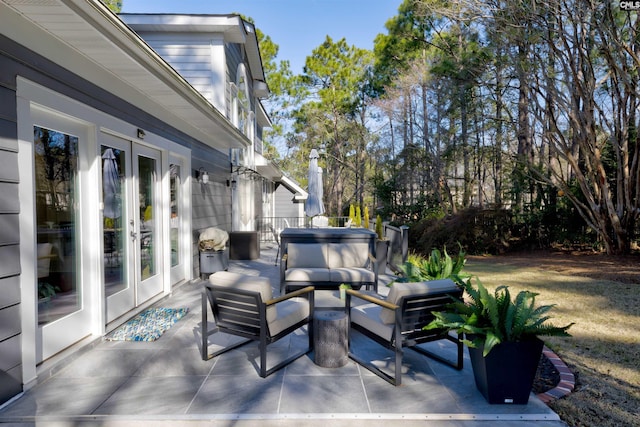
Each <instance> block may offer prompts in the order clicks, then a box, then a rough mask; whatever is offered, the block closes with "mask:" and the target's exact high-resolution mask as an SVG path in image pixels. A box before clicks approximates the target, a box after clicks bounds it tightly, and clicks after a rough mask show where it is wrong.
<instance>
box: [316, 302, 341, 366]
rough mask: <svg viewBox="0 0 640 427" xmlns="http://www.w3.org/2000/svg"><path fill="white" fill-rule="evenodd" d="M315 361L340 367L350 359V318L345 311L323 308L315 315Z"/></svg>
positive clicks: (319, 363) (320, 364)
mask: <svg viewBox="0 0 640 427" xmlns="http://www.w3.org/2000/svg"><path fill="white" fill-rule="evenodd" d="M313 345H314V354H315V357H314V362H315V364H316V365H318V366H322V367H324V368H339V367H341V366H344V365H345V364H346V363H347V361H348V360H349V318H348V317H347V313H345V312H344V311H335V310H321V311H316V312H315V313H314V316H313Z"/></svg>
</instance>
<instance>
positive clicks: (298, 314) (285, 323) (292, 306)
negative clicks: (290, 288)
mask: <svg viewBox="0 0 640 427" xmlns="http://www.w3.org/2000/svg"><path fill="white" fill-rule="evenodd" d="M276 305H277V307H278V316H277V317H276V318H275V319H273V320H268V321H267V325H268V326H269V333H270V334H271V336H274V335H277V334H279V333H280V332H282V331H284V330H285V329H287V328H288V327H289V326H291V325H295V324H296V323H298V322H300V321H302V320H304V319H306V318H307V317H309V314H310V310H309V300H307V299H306V298H291V299H288V300H285V301H282V302H279V303H277V304H276Z"/></svg>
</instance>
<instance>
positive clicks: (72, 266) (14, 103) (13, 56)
mask: <svg viewBox="0 0 640 427" xmlns="http://www.w3.org/2000/svg"><path fill="white" fill-rule="evenodd" d="M153 16H156V15H151V16H150V17H153ZM214 18H215V19H216V20H218V19H219V20H220V21H221V22H223V24H221V25H222V27H224V30H222V29H221V28H222V27H220V28H217V27H216V25H213V26H212V25H211V24H210V23H209V22H208V19H207V18H206V17H200V18H199V19H202V21H207V22H204V23H203V24H202V25H203V26H204V27H203V28H202V29H203V30H206V31H203V32H202V33H198V34H197V37H195V38H198V37H200V39H201V40H205V39H207V38H208V39H209V40H210V43H209V44H208V48H207V49H208V50H209V51H210V52H211V56H210V57H209V59H208V62H207V61H200V62H199V63H194V64H191V65H189V64H185V65H184V66H182V68H181V66H179V65H178V64H179V61H177V57H178V56H180V55H182V54H184V55H186V56H190V55H192V53H193V52H195V47H194V45H193V44H192V40H187V41H186V44H185V47H184V49H182V48H177V49H173V48H172V47H171V46H172V43H174V42H175V41H178V40H179V39H180V38H181V37H183V36H184V37H186V38H187V39H189V38H190V37H191V36H194V34H180V33H179V32H178V33H177V34H172V35H174V36H177V38H175V39H173V41H171V40H167V41H166V45H165V47H166V49H165V50H164V51H163V50H162V49H163V47H162V46H161V45H162V42H160V41H158V40H155V41H154V40H152V37H151V33H153V32H152V31H150V32H149V33H148V34H146V35H144V37H146V38H147V39H148V40H149V41H148V43H147V42H145V41H143V39H142V38H141V37H140V36H138V35H137V34H136V33H135V32H134V31H133V30H132V29H131V28H130V27H129V26H127V25H126V24H125V23H124V22H123V21H122V20H121V19H120V18H118V16H116V15H115V14H113V13H112V12H111V11H109V10H108V9H107V8H106V7H105V6H104V5H103V4H102V3H101V2H100V1H99V0H47V1H44V2H42V1H38V2H31V1H15V0H0V260H1V261H0V404H1V403H2V402H5V401H7V400H8V399H10V398H11V397H13V396H15V395H16V394H18V393H20V392H21V391H22V390H24V389H25V388H28V387H29V386H30V385H32V384H34V383H36V382H37V381H38V379H39V377H42V375H43V374H46V372H47V371H48V370H49V369H51V367H52V366H53V363H54V361H55V360H57V359H59V358H60V357H65V356H66V355H68V354H71V353H73V352H75V351H77V350H78V349H79V348H81V347H82V346H85V345H88V344H90V343H91V342H92V341H94V340H96V339H100V338H101V337H102V336H103V335H104V334H105V333H107V332H109V331H110V330H112V329H113V328H115V327H116V326H117V325H119V324H120V323H122V322H124V321H126V320H127V319H129V318H131V317H133V316H134V315H135V314H137V313H138V312H140V311H141V310H143V309H144V308H146V307H148V306H149V305H151V304H153V303H154V302H155V301H157V300H159V299H160V298H162V297H164V296H166V295H167V294H169V293H170V292H171V289H172V287H173V286H175V285H177V284H180V283H185V282H190V281H193V280H194V278H197V277H199V267H198V262H197V259H198V258H197V249H196V247H197V246H196V245H197V236H198V234H199V231H200V230H202V229H204V228H206V227H210V226H217V227H220V228H223V229H226V230H234V229H248V230H250V229H251V227H252V222H251V219H252V217H254V216H256V215H262V214H263V213H262V212H261V210H264V209H267V210H268V212H272V211H273V209H274V203H273V201H272V200H273V193H274V189H275V183H274V181H277V180H278V179H279V171H278V170H277V168H274V167H273V165H270V164H269V162H267V161H266V160H264V159H263V158H262V156H261V155H260V153H261V147H262V143H261V132H262V128H263V127H268V126H269V120H268V117H267V115H266V114H265V113H264V110H263V109H262V106H261V105H260V102H259V98H260V97H263V96H266V95H267V88H266V85H265V84H264V81H263V74H262V68H261V63H260V61H259V52H258V46H257V41H256V39H255V31H254V28H253V26H252V25H250V24H247V23H246V22H244V21H242V20H241V19H240V18H239V17H238V16H219V17H214ZM214 18H211V19H214ZM125 19H129V17H125ZM131 19H133V17H131ZM175 19H176V20H177V21H179V20H181V19H187V20H189V19H194V17H193V16H188V17H180V16H178V17H175ZM216 22H217V21H216ZM165 24H166V23H165ZM132 25H133V24H132ZM163 25H164V24H163ZM166 25H169V28H177V27H171V26H170V24H166ZM196 27H197V26H194V28H196ZM158 28H159V29H160V30H162V31H165V30H167V28H165V27H162V25H161V26H160V27H158ZM140 31H141V33H142V34H144V32H143V31H142V29H141V30H140ZM203 43H204V42H203ZM204 44H205V45H206V43H204ZM154 45H155V46H154ZM151 46H153V47H154V48H153V49H152V47H151ZM156 49H157V51H156ZM205 56H206V55H205ZM196 62H197V61H196ZM205 62H207V63H208V65H209V66H210V67H211V68H210V69H208V70H205V72H204V73H203V75H204V76H208V77H205V79H204V80H202V82H201V83H198V81H199V77H198V76H195V75H194V74H192V73H191V71H193V72H194V73H195V71H196V69H197V68H198V66H199V65H202V64H204V63H205ZM191 67H192V68H191ZM183 74H184V75H183ZM207 79H208V81H207ZM234 182H235V183H234ZM52 294H54V296H53V298H51V296H52ZM54 356H55V358H54Z"/></svg>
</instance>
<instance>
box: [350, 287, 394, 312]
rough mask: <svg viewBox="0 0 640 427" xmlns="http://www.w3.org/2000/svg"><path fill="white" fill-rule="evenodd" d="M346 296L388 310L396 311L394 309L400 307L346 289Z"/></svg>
mask: <svg viewBox="0 0 640 427" xmlns="http://www.w3.org/2000/svg"><path fill="white" fill-rule="evenodd" d="M347 294H349V295H351V296H353V297H356V298H360V299H362V300H364V301H368V302H371V303H373V304H377V305H379V306H380V307H383V308H388V309H389V310H396V309H398V308H399V307H400V306H399V305H396V304H392V303H390V302H387V301H385V300H383V299H380V298H376V297H372V296H371V295H367V294H363V293H360V292H358V291H356V290H354V289H347Z"/></svg>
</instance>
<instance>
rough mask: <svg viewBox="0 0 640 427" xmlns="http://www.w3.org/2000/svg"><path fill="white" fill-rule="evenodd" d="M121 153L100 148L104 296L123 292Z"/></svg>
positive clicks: (123, 247) (122, 156)
mask: <svg viewBox="0 0 640 427" xmlns="http://www.w3.org/2000/svg"><path fill="white" fill-rule="evenodd" d="M125 154H126V153H125V152H124V151H122V150H118V149H116V148H112V147H108V146H106V145H103V146H102V147H101V155H102V203H103V205H104V210H103V211H102V215H103V216H102V229H103V233H104V237H103V238H104V261H103V262H104V269H103V270H104V284H105V292H106V296H111V295H113V294H115V293H116V292H119V291H121V290H123V289H126V288H127V287H128V286H129V282H128V281H127V280H125V278H126V266H127V263H126V262H123V260H126V259H127V254H126V247H125V244H126V243H127V240H126V235H125V232H126V229H125V227H123V218H126V215H125V212H124V209H125V206H126V205H125V204H124V203H123V200H125V190H126V186H125V176H126V170H125Z"/></svg>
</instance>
